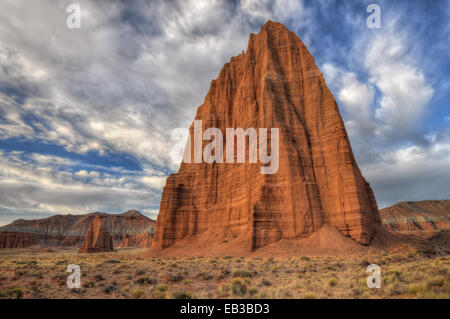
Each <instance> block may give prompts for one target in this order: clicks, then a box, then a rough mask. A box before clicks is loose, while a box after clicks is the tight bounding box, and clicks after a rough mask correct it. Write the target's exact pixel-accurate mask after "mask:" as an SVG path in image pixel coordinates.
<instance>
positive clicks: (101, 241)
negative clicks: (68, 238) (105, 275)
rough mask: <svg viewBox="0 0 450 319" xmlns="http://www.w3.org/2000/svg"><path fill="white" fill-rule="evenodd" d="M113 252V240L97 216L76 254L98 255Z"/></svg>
mask: <svg viewBox="0 0 450 319" xmlns="http://www.w3.org/2000/svg"><path fill="white" fill-rule="evenodd" d="M112 250H113V239H112V236H111V233H110V232H109V230H108V229H107V228H106V227H105V226H104V225H103V223H102V220H101V219H100V217H99V216H98V215H96V216H95V218H94V219H93V221H92V223H91V225H90V226H89V229H88V231H87V233H86V235H85V236H84V240H83V243H82V244H81V248H80V250H79V251H78V253H99V252H104V251H112Z"/></svg>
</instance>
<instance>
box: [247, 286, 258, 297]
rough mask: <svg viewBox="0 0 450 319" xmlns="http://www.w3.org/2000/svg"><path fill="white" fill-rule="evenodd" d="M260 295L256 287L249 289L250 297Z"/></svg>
mask: <svg viewBox="0 0 450 319" xmlns="http://www.w3.org/2000/svg"><path fill="white" fill-rule="evenodd" d="M257 293H258V289H256V288H255V287H249V288H248V294H249V295H250V296H252V297H253V296H254V295H256V294H257Z"/></svg>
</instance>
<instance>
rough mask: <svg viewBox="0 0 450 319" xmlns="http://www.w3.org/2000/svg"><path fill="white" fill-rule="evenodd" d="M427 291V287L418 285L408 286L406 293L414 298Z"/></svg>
mask: <svg viewBox="0 0 450 319" xmlns="http://www.w3.org/2000/svg"><path fill="white" fill-rule="evenodd" d="M426 290H427V286H426V285H425V284H423V283H419V284H410V285H409V286H408V293H409V294H411V295H414V296H417V295H419V296H420V295H423V294H424V293H425V291H426Z"/></svg>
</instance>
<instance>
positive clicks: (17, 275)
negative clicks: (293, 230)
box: [0, 236, 450, 299]
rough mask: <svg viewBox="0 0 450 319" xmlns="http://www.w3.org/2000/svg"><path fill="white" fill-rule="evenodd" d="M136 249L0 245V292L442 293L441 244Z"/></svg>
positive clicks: (445, 273)
mask: <svg viewBox="0 0 450 319" xmlns="http://www.w3.org/2000/svg"><path fill="white" fill-rule="evenodd" d="M321 238H323V236H322V237H321ZM310 240H314V238H313V239H310ZM323 240H325V239H323ZM324 244H327V243H324ZM337 244H339V243H337ZM144 252H145V249H132V248H125V249H119V250H116V251H114V252H109V253H100V254H77V249H56V248H47V247H31V248H26V249H12V250H0V298H447V299H448V298H449V297H450V281H449V278H450V258H449V256H448V253H449V252H448V251H447V252H442V251H441V252H440V253H438V254H429V253H428V252H426V251H421V250H420V249H412V248H410V247H407V246H397V247H396V248H392V249H389V250H386V251H381V250H376V249H375V250H365V251H359V250H355V252H354V253H353V254H349V253H346V254H342V255H339V254H331V255H328V256H327V255H326V254H323V253H322V254H320V255H315V254H298V255H297V256H295V257H275V258H272V257H262V256H248V257H239V256H234V257H232V256H221V257H205V256H196V257H181V258H180V257H178V258H174V257H164V258H160V257H152V258H143V257H142V255H143V253H144ZM69 264H77V265H79V266H80V268H81V288H80V289H69V288H68V287H67V285H66V280H67V276H68V275H69V273H67V272H66V270H67V266H68V265H69ZM369 264H377V265H379V266H380V267H381V288H380V289H377V288H373V289H369V288H368V287H367V285H366V280H367V277H368V276H369V275H370V274H369V273H367V272H366V268H367V266H368V265H369Z"/></svg>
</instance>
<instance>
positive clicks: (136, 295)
mask: <svg viewBox="0 0 450 319" xmlns="http://www.w3.org/2000/svg"><path fill="white" fill-rule="evenodd" d="M144 295H145V291H144V290H142V289H136V290H134V291H133V293H132V296H133V298H135V299H140V298H142V297H144Z"/></svg>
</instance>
